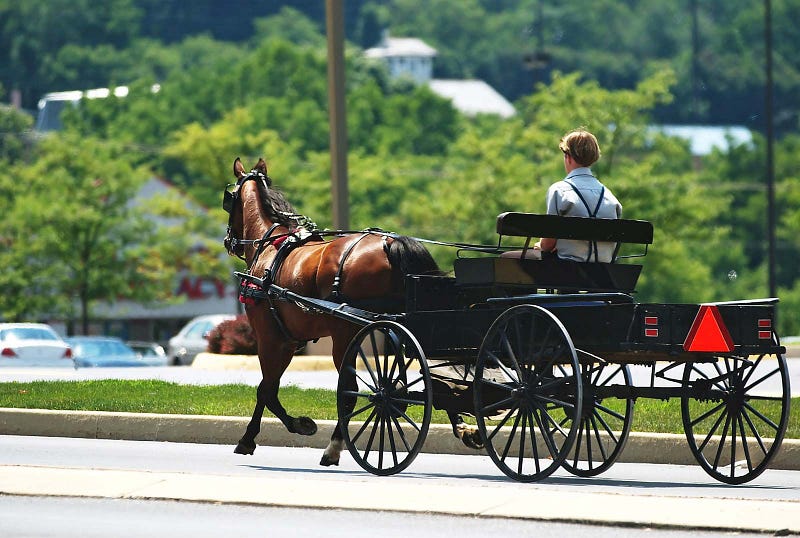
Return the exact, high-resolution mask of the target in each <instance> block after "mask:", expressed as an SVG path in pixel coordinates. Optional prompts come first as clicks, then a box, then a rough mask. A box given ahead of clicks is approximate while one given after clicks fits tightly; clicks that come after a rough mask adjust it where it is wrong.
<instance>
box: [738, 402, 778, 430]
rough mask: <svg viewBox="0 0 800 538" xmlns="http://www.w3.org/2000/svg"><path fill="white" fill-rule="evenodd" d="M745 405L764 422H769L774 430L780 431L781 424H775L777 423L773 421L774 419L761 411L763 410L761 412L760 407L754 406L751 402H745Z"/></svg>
mask: <svg viewBox="0 0 800 538" xmlns="http://www.w3.org/2000/svg"><path fill="white" fill-rule="evenodd" d="M744 406H745V408H746V409H747V410H748V411H750V412H751V413H753V414H754V415H755V416H757V417H758V418H760V419H761V421H762V422H764V423H766V424H767V425H768V426H769V427H770V428H772V429H773V430H775V431H778V428H779V426H778V425H777V424H775V423H774V422H773V421H772V420H771V419H770V418H769V417H767V416H766V415H764V414H763V413H761V412H760V411H759V410H758V409H756V408H755V407H753V406H752V405H750V403H749V402H744Z"/></svg>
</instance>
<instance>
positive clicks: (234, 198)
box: [222, 157, 272, 258]
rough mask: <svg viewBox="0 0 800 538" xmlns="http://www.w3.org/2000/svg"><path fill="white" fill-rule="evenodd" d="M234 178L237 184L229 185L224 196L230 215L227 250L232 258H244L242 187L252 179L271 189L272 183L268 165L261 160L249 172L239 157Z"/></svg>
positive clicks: (225, 242)
mask: <svg viewBox="0 0 800 538" xmlns="http://www.w3.org/2000/svg"><path fill="white" fill-rule="evenodd" d="M233 176H234V177H235V178H236V183H229V184H228V186H227V187H225V192H224V193H223V195H222V209H224V210H225V211H227V213H228V231H227V233H226V234H225V240H224V241H223V243H224V244H225V249H226V250H227V251H228V254H230V255H231V256H238V257H240V258H242V257H244V247H245V243H243V242H242V239H244V220H245V219H244V206H243V204H242V199H241V198H242V196H241V190H242V186H243V185H244V184H245V183H247V182H248V181H250V180H251V179H252V180H253V181H255V182H257V183H258V182H261V183H263V184H264V186H265V187H267V188H268V187H270V186H271V185H272V181H271V180H270V179H269V176H268V175H267V163H266V162H264V159H259V160H258V163H256V165H255V167H254V168H253V169H252V170H250V171H249V172H247V171H246V170H245V168H244V165H242V161H241V160H239V158H238V157H237V158H236V160H235V161H233Z"/></svg>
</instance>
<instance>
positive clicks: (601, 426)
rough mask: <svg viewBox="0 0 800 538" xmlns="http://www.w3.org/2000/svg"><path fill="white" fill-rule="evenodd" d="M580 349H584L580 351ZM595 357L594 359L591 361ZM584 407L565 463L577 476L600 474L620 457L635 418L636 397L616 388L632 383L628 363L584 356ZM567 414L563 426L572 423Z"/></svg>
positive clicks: (628, 386)
mask: <svg viewBox="0 0 800 538" xmlns="http://www.w3.org/2000/svg"><path fill="white" fill-rule="evenodd" d="M578 352H579V353H580V350H579V351H578ZM588 361H591V362H588ZM581 378H582V379H583V411H582V413H581V423H580V428H579V430H578V436H577V438H576V439H575V445H574V446H573V447H572V450H570V452H569V455H568V456H567V458H566V459H565V460H564V464H563V467H564V469H566V470H567V471H569V472H570V473H572V474H574V475H577V476H597V475H599V474H600V473H602V472H604V471H606V470H607V469H608V468H610V467H611V466H612V465H614V462H616V461H617V458H619V455H620V454H621V453H622V449H623V448H624V447H625V443H626V442H627V440H628V434H629V433H630V431H631V422H632V420H633V402H634V400H633V398H630V397H627V398H625V397H624V396H626V394H625V393H624V392H623V393H621V394H622V395H621V396H614V395H613V393H614V389H619V388H624V389H626V392H627V389H629V388H630V387H631V375H630V372H629V371H628V366H627V365H625V364H609V363H607V362H605V361H603V360H602V359H599V358H598V357H593V356H587V357H584V358H582V359H581ZM568 420H569V419H568V418H566V417H565V418H564V421H563V423H562V427H566V426H568Z"/></svg>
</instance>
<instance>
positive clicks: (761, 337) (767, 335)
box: [758, 331, 772, 340]
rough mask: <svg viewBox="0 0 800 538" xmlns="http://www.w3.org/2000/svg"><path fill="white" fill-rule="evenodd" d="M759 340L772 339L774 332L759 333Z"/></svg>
mask: <svg viewBox="0 0 800 538" xmlns="http://www.w3.org/2000/svg"><path fill="white" fill-rule="evenodd" d="M758 339H759V340H770V339H772V331H758Z"/></svg>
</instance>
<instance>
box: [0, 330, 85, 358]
mask: <svg viewBox="0 0 800 538" xmlns="http://www.w3.org/2000/svg"><path fill="white" fill-rule="evenodd" d="M71 358H72V350H71V349H70V347H69V345H68V344H67V343H66V342H65V341H64V340H63V339H62V338H61V337H60V336H59V335H58V333H56V332H55V331H54V330H53V328H52V327H50V326H49V325H45V324H44V323H0V364H3V365H6V366H11V365H13V366H52V365H60V366H64V365H69V364H70V363H69V362H67V361H68V360H69V359H71ZM64 359H66V361H65V360H64Z"/></svg>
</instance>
